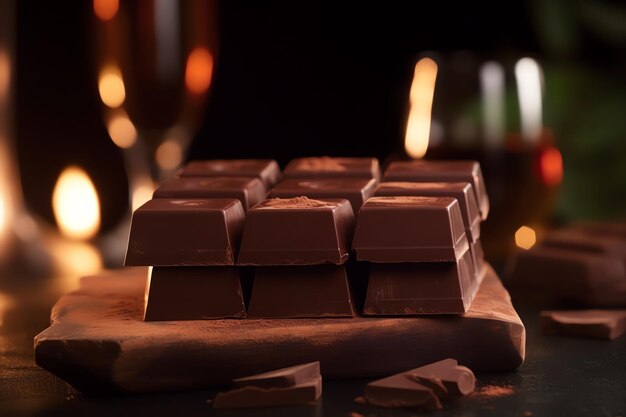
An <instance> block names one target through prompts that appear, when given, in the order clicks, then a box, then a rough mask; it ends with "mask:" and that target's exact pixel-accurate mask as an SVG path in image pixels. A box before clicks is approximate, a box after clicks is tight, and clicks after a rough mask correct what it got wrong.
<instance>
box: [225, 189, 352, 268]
mask: <svg viewBox="0 0 626 417" xmlns="http://www.w3.org/2000/svg"><path fill="white" fill-rule="evenodd" d="M353 232H354V213H353V212H352V208H351V207H350V203H349V202H348V200H343V199H341V200H339V199H326V200H313V199H309V198H307V197H296V198H290V199H281V198H273V199H269V200H265V201H263V202H261V203H259V204H257V205H256V206H255V207H253V208H251V209H250V210H249V211H248V216H247V219H246V226H245V230H244V233H243V238H242V241H241V252H240V254H239V259H238V260H237V263H238V265H317V264H324V263H333V264H336V265H340V264H343V263H345V262H346V261H347V260H348V257H349V252H350V242H351V240H352V235H353Z"/></svg>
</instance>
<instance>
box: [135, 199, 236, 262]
mask: <svg viewBox="0 0 626 417" xmlns="http://www.w3.org/2000/svg"><path fill="white" fill-rule="evenodd" d="M244 220H245V214H244V211H243V206H242V205H241V202H240V201H239V200H235V199H217V198H216V199H205V200H200V199H198V200H192V199H177V200H170V199H156V200H150V201H148V202H147V203H146V204H144V205H143V206H141V207H139V208H138V209H137V210H135V212H134V213H133V219H132V224H131V228H130V237H129V241H128V251H127V253H126V261H125V265H126V266H151V265H154V266H183V265H184V266H206V265H234V264H235V254H236V251H237V248H238V246H239V241H240V238H241V233H242V229H243V224H244Z"/></svg>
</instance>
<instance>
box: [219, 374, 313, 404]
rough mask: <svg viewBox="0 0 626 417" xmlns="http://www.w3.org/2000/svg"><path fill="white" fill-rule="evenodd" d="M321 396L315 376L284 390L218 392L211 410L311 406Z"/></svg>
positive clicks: (244, 389) (245, 389)
mask: <svg viewBox="0 0 626 417" xmlns="http://www.w3.org/2000/svg"><path fill="white" fill-rule="evenodd" d="M321 395H322V377H321V376H319V375H318V376H317V377H314V378H312V379H309V380H307V381H303V382H301V383H299V384H296V385H294V386H290V387H284V388H276V387H272V388H262V387H257V386H246V387H242V388H236V389H233V390H231V391H225V392H220V393H219V394H217V396H216V397H215V398H214V399H213V408H250V407H276V406H285V405H302V404H313V403H315V402H316V401H317V400H318V399H319V397H320V396H321Z"/></svg>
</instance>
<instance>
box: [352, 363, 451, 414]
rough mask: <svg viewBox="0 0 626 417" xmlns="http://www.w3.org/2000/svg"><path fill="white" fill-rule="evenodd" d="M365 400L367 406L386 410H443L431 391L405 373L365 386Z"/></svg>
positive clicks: (437, 398) (435, 395)
mask: <svg viewBox="0 0 626 417" xmlns="http://www.w3.org/2000/svg"><path fill="white" fill-rule="evenodd" d="M365 400H366V401H367V403H368V404H369V405H375V406H378V407H386V408H422V409H426V410H441V409H442V408H443V407H442V406H441V402H440V401H439V397H437V394H436V393H435V391H434V390H433V389H431V388H429V387H427V386H425V385H423V384H420V383H419V382H416V381H414V380H413V379H411V377H410V376H409V375H408V374H407V373H406V372H403V373H400V374H397V375H393V376H390V377H387V378H383V379H379V380H377V381H373V382H370V383H369V384H367V386H366V387H365Z"/></svg>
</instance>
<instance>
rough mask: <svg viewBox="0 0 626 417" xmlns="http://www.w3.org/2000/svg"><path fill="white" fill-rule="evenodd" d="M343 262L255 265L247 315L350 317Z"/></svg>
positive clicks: (351, 312) (263, 316)
mask: <svg viewBox="0 0 626 417" xmlns="http://www.w3.org/2000/svg"><path fill="white" fill-rule="evenodd" d="M352 316H354V309H353V307H352V300H351V298H350V290H349V287H348V280H347V277H346V271H345V267H344V266H336V265H316V266H276V267H258V268H257V269H256V273H255V277H254V284H253V286H252V296H251V298H250V308H249V309H248V317H255V318H298V317H352Z"/></svg>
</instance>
